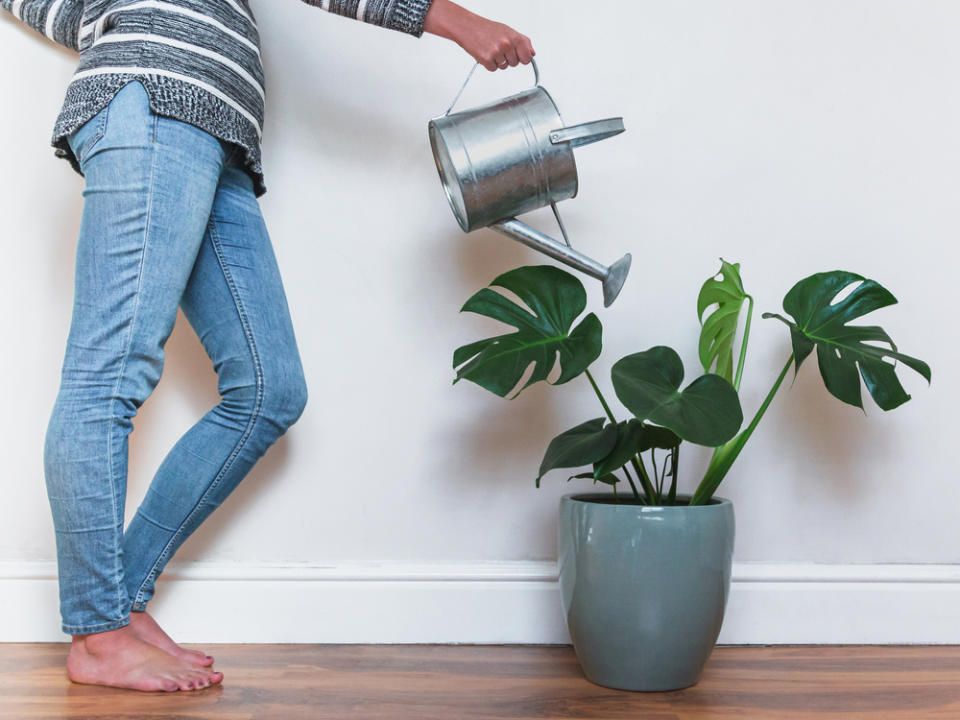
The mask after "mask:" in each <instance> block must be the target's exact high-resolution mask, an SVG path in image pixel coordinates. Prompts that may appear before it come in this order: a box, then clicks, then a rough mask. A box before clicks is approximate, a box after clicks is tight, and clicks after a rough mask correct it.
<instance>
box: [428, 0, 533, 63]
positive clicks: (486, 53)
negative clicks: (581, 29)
mask: <svg viewBox="0 0 960 720" xmlns="http://www.w3.org/2000/svg"><path fill="white" fill-rule="evenodd" d="M423 30H424V32H428V33H433V34H434V35H439V36H441V37H445V38H448V39H450V40H453V41H454V42H456V43H457V44H458V45H459V46H460V47H462V48H463V49H464V50H466V51H467V53H469V54H470V55H471V56H472V57H473V59H474V60H476V61H477V62H478V63H480V64H481V65H483V66H484V67H485V68H486V69H487V70H490V71H491V72H493V71H495V70H497V69H501V70H502V69H505V68H508V67H512V66H516V65H518V64H520V63H523V64H524V65H527V64H528V63H529V62H530V58H532V57H533V56H534V55H536V53H535V52H534V50H533V45H532V44H531V42H530V38H528V37H527V36H526V35H521V34H520V33H518V32H517V31H516V30H514V29H513V28H511V27H510V26H509V25H504V24H503V23H498V22H494V21H493V20H488V19H487V18H485V17H481V16H480V15H475V14H474V13H472V12H470V11H469V10H467V9H465V8H462V7H460V6H459V5H457V4H456V3H453V2H451V1H450V0H433V3H432V4H431V5H430V9H429V10H428V11H427V14H426V16H425V17H424V19H423Z"/></svg>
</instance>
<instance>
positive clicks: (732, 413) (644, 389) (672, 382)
mask: <svg viewBox="0 0 960 720" xmlns="http://www.w3.org/2000/svg"><path fill="white" fill-rule="evenodd" d="M611 376H612V379H613V388H614V391H615V392H616V394H617V397H618V398H620V402H622V403H623V404H624V406H626V408H627V409H628V410H630V412H632V413H633V414H634V415H635V416H636V417H637V418H638V419H640V420H649V421H651V422H653V423H656V424H657V425H662V426H663V427H666V428H669V429H670V430H672V431H673V432H675V433H676V434H677V435H678V436H680V438H682V439H683V440H688V441H690V442H692V443H696V444H697V445H709V446H712V447H716V446H717V445H721V444H723V443H725V442H726V441H727V440H729V439H730V438H732V437H733V436H734V434H735V433H736V432H737V430H738V429H739V428H740V424H741V423H742V422H743V411H742V410H741V409H740V400H739V398H738V397H737V391H736V390H734V389H733V386H732V385H731V384H730V383H729V382H728V381H727V380H724V379H723V378H722V377H720V376H719V375H715V374H712V373H711V374H707V375H701V376H700V377H698V378H697V379H696V380H694V381H693V382H692V383H690V385H688V386H687V387H686V389H684V390H683V391H682V392H681V391H680V383H681V382H683V363H682V361H681V360H680V356H679V355H677V353H676V352H675V351H674V350H673V349H671V348H668V347H664V346H657V347H653V348H650V349H649V350H646V351H644V352H639V353H634V354H633V355H627V356H626V357H624V358H621V359H620V360H618V361H617V362H616V363H614V366H613V369H612V371H611Z"/></svg>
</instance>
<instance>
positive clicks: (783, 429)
mask: <svg viewBox="0 0 960 720" xmlns="http://www.w3.org/2000/svg"><path fill="white" fill-rule="evenodd" d="M792 372H793V371H792V370H791V373H792ZM863 395H864V406H865V408H866V413H867V414H866V415H864V414H863V413H862V412H860V411H859V410H857V409H856V408H854V407H851V406H849V405H845V404H843V403H842V402H840V401H839V400H837V399H836V398H834V397H833V396H832V395H830V393H828V392H827V390H826V389H825V388H824V387H823V381H822V380H821V379H820V377H819V369H818V368H817V361H816V357H815V355H811V357H809V358H807V361H806V362H805V363H804V365H803V366H802V368H801V370H800V376H799V377H798V378H797V380H796V382H795V383H794V384H793V386H792V387H791V386H787V388H786V389H785V390H782V391H781V394H780V396H779V397H778V398H777V400H776V401H775V402H777V403H780V404H781V406H782V407H781V412H780V413H778V416H774V417H770V418H767V419H766V420H765V423H767V424H769V425H770V430H771V431H773V432H774V433H776V434H777V438H776V439H773V438H771V439H770V440H768V442H771V443H775V444H776V445H778V446H780V447H781V448H782V451H783V452H784V453H789V454H790V455H791V458H790V464H791V466H792V467H794V468H796V469H797V470H796V476H797V477H798V479H799V482H801V483H803V484H804V486H805V491H806V494H809V495H819V496H832V497H835V498H837V499H838V500H840V501H842V502H843V503H845V504H849V505H851V506H852V505H854V504H856V503H858V502H862V501H863V499H864V498H865V497H866V495H867V494H868V493H870V492H871V490H872V488H874V487H875V482H874V479H873V478H871V477H868V476H866V475H864V473H863V470H862V469H863V465H864V461H863V459H864V457H867V456H869V455H887V454H890V455H896V454H898V452H899V451H898V450H897V445H898V441H897V437H896V435H895V433H891V432H890V430H891V428H890V427H889V426H887V427H884V423H883V422H877V421H878V420H880V419H881V416H883V415H884V414H885V413H884V412H883V410H881V409H880V408H879V407H877V406H876V405H875V404H874V403H873V401H872V400H871V399H870V397H869V394H868V393H867V391H866V389H865V388H864V389H863ZM749 450H750V449H749V446H748V448H747V452H749Z"/></svg>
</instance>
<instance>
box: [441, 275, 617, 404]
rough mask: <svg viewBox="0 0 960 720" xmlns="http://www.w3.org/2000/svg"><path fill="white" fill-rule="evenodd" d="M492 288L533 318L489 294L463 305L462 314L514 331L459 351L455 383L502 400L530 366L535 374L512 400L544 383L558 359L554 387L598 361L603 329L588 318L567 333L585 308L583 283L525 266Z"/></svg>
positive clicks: (483, 292)
mask: <svg viewBox="0 0 960 720" xmlns="http://www.w3.org/2000/svg"><path fill="white" fill-rule="evenodd" d="M490 285H491V286H493V287H502V288H505V289H507V290H510V291H511V292H513V293H515V294H516V295H517V297H519V298H520V300H522V301H523V302H524V303H526V305H527V306H528V307H529V308H530V310H532V311H533V314H531V313H530V312H529V311H528V310H527V309H525V308H523V307H522V306H520V305H519V304H517V303H515V302H513V301H511V300H509V299H507V298H506V297H505V296H504V295H502V294H501V293H498V292H496V291H494V290H491V289H489V288H484V289H482V290H480V291H479V292H477V293H476V294H474V295H473V296H472V297H471V298H470V299H469V300H467V302H466V303H465V304H464V306H463V307H462V308H461V309H460V312H463V311H469V312H475V313H477V314H479V315H486V316H487V317H491V318H494V319H495V320H500V321H501V322H504V323H506V324H507V325H512V326H513V327H515V328H516V329H517V331H516V332H514V333H509V334H506V335H498V336H497V337H492V338H487V339H485V340H479V341H477V342H474V343H470V344H468V345H463V346H462V347H459V348H457V349H456V350H455V351H454V353H453V367H454V368H457V367H459V368H460V369H459V370H458V371H457V377H456V378H455V379H454V381H453V382H454V383H457V382H459V381H460V380H462V379H464V378H466V379H467V380H470V381H471V382H474V383H476V384H477V385H480V386H481V387H483V388H486V389H487V390H489V391H490V392H492V393H495V394H497V395H499V396H500V397H506V396H507V394H508V393H509V392H510V391H511V390H512V389H513V388H514V387H516V386H517V384H518V383H519V382H520V380H521V378H522V377H523V374H524V372H525V371H526V369H527V368H528V367H529V366H530V364H531V363H533V364H534V369H533V373H532V374H531V376H530V378H529V379H528V380H527V382H526V384H525V385H524V386H523V387H521V388H520V389H519V390H517V392H516V393H515V394H514V395H513V397H516V396H517V395H519V394H520V393H521V392H522V391H523V390H524V389H526V388H527V387H529V386H530V385H532V384H533V383H535V382H538V381H540V380H546V379H547V377H548V376H549V375H550V372H551V371H552V370H553V367H554V365H555V363H556V360H557V356H558V355H559V359H560V376H559V377H558V378H557V380H556V382H555V383H553V384H554V385H562V384H563V383H565V382H568V381H570V380H572V379H573V378H575V377H577V376H578V375H579V374H580V373H582V372H583V371H584V370H585V369H586V368H587V367H588V366H589V365H590V363H592V362H593V361H594V360H596V359H597V358H598V357H599V356H600V350H601V334H602V326H601V324H600V320H599V319H598V318H597V316H596V315H594V314H593V313H590V314H588V315H587V316H586V317H584V318H583V320H582V321H581V322H580V324H579V325H577V326H576V327H575V328H573V329H572V330H571V327H572V325H573V322H574V320H576V318H577V316H578V315H580V313H581V312H583V310H584V308H585V307H586V304H587V294H586V291H585V290H584V288H583V283H581V282H580V280H578V279H577V278H576V277H574V276H573V275H571V274H570V273H568V272H565V271H563V270H561V269H560V268H557V267H554V266H552V265H527V266H524V267H520V268H516V269H514V270H510V271H509V272H505V273H503V274H502V275H500V276H498V277H497V278H495V279H494V280H493V282H491V283H490ZM511 399H513V398H511Z"/></svg>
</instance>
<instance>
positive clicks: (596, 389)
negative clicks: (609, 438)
mask: <svg viewBox="0 0 960 720" xmlns="http://www.w3.org/2000/svg"><path fill="white" fill-rule="evenodd" d="M583 372H584V374H586V376H587V380H589V381H590V385H591V387H593V391H594V392H595V393H596V394H597V398H598V399H599V400H600V404H601V405H603V410H604V412H605V413H607V417H608V418H610V422H612V423H613V424H614V425H616V424H617V419H616V418H615V417H614V416H613V412H612V411H611V410H610V406H609V405H607V400H606V398H605V397H603V393H602V392H600V388H599V386H598V385H597V381H596V380H594V379H593V375H591V374H590V369H589V368H587V369H585V370H584V371H583ZM623 472H624V473H625V474H626V476H627V481H628V482H629V483H630V489H631V490H633V495H634V497H635V498H636V499H637V500H638V501H640V502H643V497H641V495H640V493H639V492H638V491H637V486H636V485H634V484H633V478H632V477H630V472H629V471H628V470H627V466H626V465H624V466H623ZM639 472H640V470H639V469H638V470H637V473H638V474H639ZM614 490H616V486H614ZM644 490H646V487H644Z"/></svg>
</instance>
